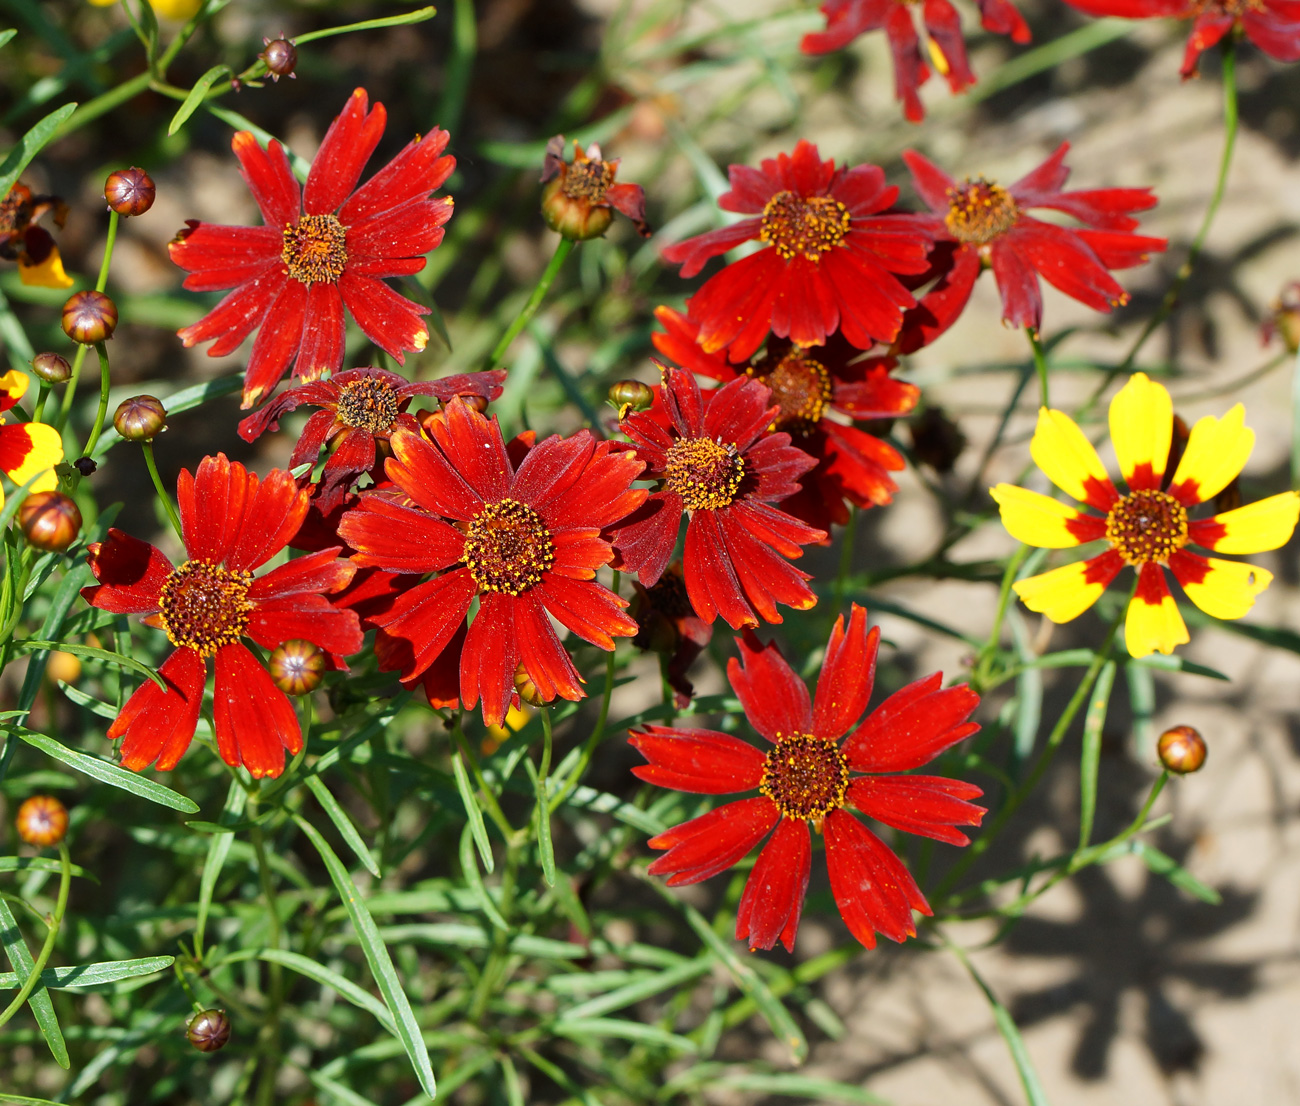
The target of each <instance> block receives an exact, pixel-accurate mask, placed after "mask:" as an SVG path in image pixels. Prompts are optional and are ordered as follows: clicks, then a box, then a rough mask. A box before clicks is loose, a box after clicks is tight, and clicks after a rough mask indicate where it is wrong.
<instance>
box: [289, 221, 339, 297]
mask: <svg viewBox="0 0 1300 1106" xmlns="http://www.w3.org/2000/svg"><path fill="white" fill-rule="evenodd" d="M347 237H348V231H347V227H345V226H344V225H343V224H342V223H340V222H339V221H338V219H336V218H335V217H334V216H333V215H303V216H301V217H300V218H299V219H298V221H297V222H296V223H286V224H285V227H284V249H282V250H281V251H280V256H281V257H282V258H283V259H284V263H285V264H286V265H288V266H289V275H290V276H291V277H293V279H294V280H300V281H302V282H303V284H313V283H317V282H319V283H321V284H333V283H334V282H335V281H336V280H338V278H339V277H341V276H342V275H343V269H344V267H345V266H346V265H347V263H348V251H347Z"/></svg>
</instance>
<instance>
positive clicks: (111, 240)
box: [95, 208, 122, 292]
mask: <svg viewBox="0 0 1300 1106" xmlns="http://www.w3.org/2000/svg"><path fill="white" fill-rule="evenodd" d="M121 219H122V217H121V216H120V215H119V214H118V213H117V212H116V211H113V210H112V209H111V208H110V209H109V213H108V237H107V238H105V239H104V260H103V261H101V262H100V263H99V279H98V280H96V281H95V291H96V292H102V291H103V290H104V289H105V288H107V287H108V267H109V265H110V264H111V263H112V261H113V246H114V245H116V243H117V224H118V223H119V222H120V221H121Z"/></svg>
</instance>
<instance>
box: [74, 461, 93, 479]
mask: <svg viewBox="0 0 1300 1106" xmlns="http://www.w3.org/2000/svg"><path fill="white" fill-rule="evenodd" d="M72 467H73V468H74V469H76V470H77V471H78V472H79V473H81V475H82V476H89V475H90V474H91V473H92V472H94V471H95V470H96V469H97V468H99V465H97V464H96V463H95V460H94V458H92V457H78V458H77V459H76V460H75V461H73V462H72Z"/></svg>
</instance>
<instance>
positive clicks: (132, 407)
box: [113, 396, 167, 442]
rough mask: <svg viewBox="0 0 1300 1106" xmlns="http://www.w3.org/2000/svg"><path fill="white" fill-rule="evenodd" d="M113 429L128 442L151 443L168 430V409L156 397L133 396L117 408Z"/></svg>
mask: <svg viewBox="0 0 1300 1106" xmlns="http://www.w3.org/2000/svg"><path fill="white" fill-rule="evenodd" d="M113 429H114V430H116V431H117V432H118V433H119V434H121V435H122V437H123V438H125V439H126V440H127V441H128V442H149V441H152V440H153V439H154V438H156V437H157V436H158V435H159V434H161V433H162V432H163V431H164V430H166V429H167V408H165V407H164V406H163V405H162V400H160V399H158V398H156V397H155V396H132V397H131V398H130V399H124V400H123V401H122V402H121V403H119V404H118V406H117V412H116V413H115V414H114V415H113Z"/></svg>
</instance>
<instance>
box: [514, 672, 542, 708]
mask: <svg viewBox="0 0 1300 1106" xmlns="http://www.w3.org/2000/svg"><path fill="white" fill-rule="evenodd" d="M515 691H517V692H518V693H519V698H520V699H521V700H523V701H524V702H525V703H531V704H532V705H533V706H535V707H540V706H541V705H542V704H543V703H544V702H545V701H546V700H544V699H543V698H542V693H541V692H540V691H538V690H537V685H536V684H535V683H533V678H532V677H531V676H530V675H528V669H526V668H525V667H524V666H523V665H522V664H521V665H519V667H518V668H516V669H515Z"/></svg>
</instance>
